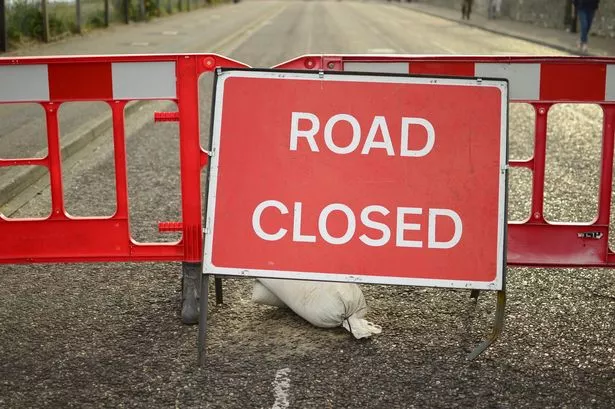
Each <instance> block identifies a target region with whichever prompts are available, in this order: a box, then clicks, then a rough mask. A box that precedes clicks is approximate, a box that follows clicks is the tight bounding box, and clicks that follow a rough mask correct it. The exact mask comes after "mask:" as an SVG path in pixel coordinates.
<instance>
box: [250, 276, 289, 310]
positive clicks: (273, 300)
mask: <svg viewBox="0 0 615 409" xmlns="http://www.w3.org/2000/svg"><path fill="white" fill-rule="evenodd" d="M252 302H255V303H257V304H264V305H271V306H273V307H286V304H284V301H282V300H280V299H279V298H278V297H277V296H276V295H275V294H274V293H272V292H271V291H269V290H268V289H267V287H265V286H264V285H263V284H261V282H260V281H258V280H254V287H253V288H252Z"/></svg>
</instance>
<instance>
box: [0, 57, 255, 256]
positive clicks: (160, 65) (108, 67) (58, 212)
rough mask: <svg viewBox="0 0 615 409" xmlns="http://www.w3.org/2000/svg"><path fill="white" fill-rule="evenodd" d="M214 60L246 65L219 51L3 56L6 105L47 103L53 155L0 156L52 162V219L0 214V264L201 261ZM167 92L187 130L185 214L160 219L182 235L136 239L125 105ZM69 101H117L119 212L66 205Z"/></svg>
mask: <svg viewBox="0 0 615 409" xmlns="http://www.w3.org/2000/svg"><path fill="white" fill-rule="evenodd" d="M216 67H246V66H245V65H244V64H241V63H239V62H236V61H233V60H230V59H227V58H225V57H221V56H218V55H215V54H185V55H126V56H102V57H98V56H97V57H54V58H5V59H0V103H15V102H34V103H39V104H40V105H42V107H43V108H44V110H45V115H46V120H47V142H48V154H47V156H46V157H44V158H42V159H11V158H1V159H0V167H4V166H24V165H38V166H45V167H46V168H47V169H48V170H49V175H50V181H51V202H52V212H51V215H50V216H49V217H48V218H45V219H7V218H6V217H3V216H2V215H0V232H1V234H0V249H1V250H0V263H29V262H83V261H162V260H166V261H188V262H200V261H201V253H202V237H203V234H202V225H201V217H202V206H201V197H202V196H201V170H202V167H203V166H204V165H205V164H206V163H207V155H206V153H205V152H204V151H203V150H202V148H201V146H200V143H199V99H198V79H199V76H200V75H201V74H202V73H204V72H207V71H212V70H214V69H215V68H216ZM150 99H167V100H170V101H173V102H175V103H176V105H177V107H178V109H179V111H178V112H177V113H162V114H160V115H157V116H156V118H155V119H156V120H160V121H177V122H178V123H179V137H180V159H181V164H180V171H181V214H182V215H183V220H182V221H181V222H176V223H174V224H170V225H166V224H165V225H163V226H161V230H166V231H171V230H172V231H177V230H179V231H181V232H182V239H181V240H180V241H179V242H176V243H137V242H135V241H134V240H133V239H132V237H131V236H130V231H129V214H128V191H127V171H126V149H125V137H124V108H125V106H126V104H127V103H128V102H130V101H134V100H150ZM70 101H103V102H105V103H107V104H108V105H109V106H110V107H111V111H112V116H113V141H114V156H115V157H114V159H115V183H116V198H117V199H116V201H117V203H116V204H117V211H116V213H115V214H114V215H113V216H111V217H108V218H101V217H72V216H69V215H68V214H67V213H66V211H65V208H64V195H63V186H62V167H61V165H62V162H61V158H60V140H59V130H58V110H59V108H60V106H61V104H62V103H65V102H70Z"/></svg>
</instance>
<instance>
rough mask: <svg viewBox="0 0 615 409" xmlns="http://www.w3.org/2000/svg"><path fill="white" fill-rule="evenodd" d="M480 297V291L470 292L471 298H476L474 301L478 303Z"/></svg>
mask: <svg viewBox="0 0 615 409" xmlns="http://www.w3.org/2000/svg"><path fill="white" fill-rule="evenodd" d="M479 295H480V290H472V292H470V298H474V301H478V296H479Z"/></svg>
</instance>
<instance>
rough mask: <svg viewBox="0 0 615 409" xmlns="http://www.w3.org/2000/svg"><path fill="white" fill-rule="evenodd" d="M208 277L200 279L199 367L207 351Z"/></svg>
mask: <svg viewBox="0 0 615 409" xmlns="http://www.w3.org/2000/svg"><path fill="white" fill-rule="evenodd" d="M208 290H209V275H208V274H203V275H202V277H201V305H200V310H201V311H200V313H201V314H200V315H201V316H200V318H199V366H200V367H202V366H203V365H204V364H205V351H206V349H207V306H208V302H209V291H208Z"/></svg>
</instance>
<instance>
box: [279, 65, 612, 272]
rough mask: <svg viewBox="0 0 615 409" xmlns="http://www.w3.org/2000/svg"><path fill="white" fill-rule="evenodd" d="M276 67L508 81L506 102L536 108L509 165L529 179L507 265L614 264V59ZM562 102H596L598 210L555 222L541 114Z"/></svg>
mask: <svg viewBox="0 0 615 409" xmlns="http://www.w3.org/2000/svg"><path fill="white" fill-rule="evenodd" d="M276 68H279V69H304V70H335V71H357V72H365V71H371V72H388V73H403V74H416V75H453V76H462V77H464V76H478V77H481V76H485V77H498V78H500V77H501V78H506V79H508V80H509V89H510V101H511V102H526V103H529V104H531V105H532V107H533V108H534V110H535V113H536V123H535V134H534V154H533V156H532V157H531V158H529V159H527V160H510V162H509V164H510V166H511V167H517V168H525V169H528V170H530V171H531V172H532V176H533V177H532V190H531V192H532V194H531V212H530V216H529V217H528V218H527V219H526V220H523V221H520V222H517V221H509V223H508V237H507V262H508V264H509V265H518V266H542V267H550V266H553V267H555V266H558V267H590V266H596V267H597V266H604V267H612V266H615V253H614V252H613V250H612V249H610V248H609V239H608V238H609V221H610V212H611V193H612V178H613V175H612V174H613V138H614V129H615V128H614V125H615V59H614V58H588V57H583V58H579V57H525V56H506V57H495V56H494V57H491V56H489V57H486V56H420V55H418V56H397V55H396V56H364V55H306V56H302V57H299V58H297V59H293V60H290V61H287V62H284V63H282V64H280V65H278V66H276ZM575 78H583V81H577V80H573V79H575ZM564 102H566V103H595V104H598V105H599V106H600V107H601V109H602V111H603V113H604V116H603V130H602V158H601V164H600V170H601V173H600V188H599V198H598V214H597V217H596V218H595V219H594V220H593V221H591V222H590V223H554V222H549V221H547V220H546V219H545V216H544V187H545V157H546V147H547V144H546V142H547V114H548V112H549V109H550V108H551V107H553V106H554V105H556V104H558V103H564Z"/></svg>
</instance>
